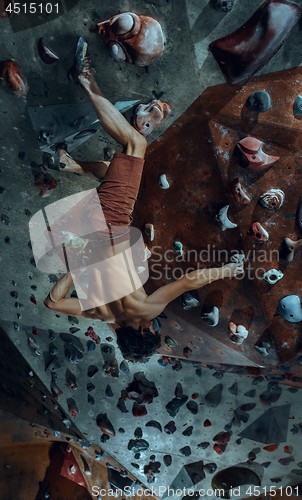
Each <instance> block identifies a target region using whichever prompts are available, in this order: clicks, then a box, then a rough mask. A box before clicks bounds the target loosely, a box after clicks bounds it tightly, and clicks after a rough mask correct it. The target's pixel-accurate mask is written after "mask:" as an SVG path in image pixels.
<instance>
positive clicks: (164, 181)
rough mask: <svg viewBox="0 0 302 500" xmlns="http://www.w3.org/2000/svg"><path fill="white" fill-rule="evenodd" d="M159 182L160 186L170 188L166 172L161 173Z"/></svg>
mask: <svg viewBox="0 0 302 500" xmlns="http://www.w3.org/2000/svg"><path fill="white" fill-rule="evenodd" d="M158 184H159V187H161V188H162V189H169V187H170V184H169V181H168V179H167V176H166V174H161V176H160V177H159V180H158Z"/></svg>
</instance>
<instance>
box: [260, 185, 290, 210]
mask: <svg viewBox="0 0 302 500" xmlns="http://www.w3.org/2000/svg"><path fill="white" fill-rule="evenodd" d="M284 197H285V194H284V192H283V191H282V189H274V188H272V189H269V190H268V191H266V192H265V193H263V194H262V195H261V196H260V198H259V202H260V203H261V205H262V206H263V207H264V208H268V209H269V210H278V209H279V208H281V207H282V205H283V203H284Z"/></svg>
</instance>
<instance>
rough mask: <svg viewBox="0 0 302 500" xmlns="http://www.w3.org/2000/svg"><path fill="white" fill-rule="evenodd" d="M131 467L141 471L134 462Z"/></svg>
mask: <svg viewBox="0 0 302 500" xmlns="http://www.w3.org/2000/svg"><path fill="white" fill-rule="evenodd" d="M131 465H132V466H133V467H134V468H135V469H139V465H138V464H136V463H134V462H131Z"/></svg>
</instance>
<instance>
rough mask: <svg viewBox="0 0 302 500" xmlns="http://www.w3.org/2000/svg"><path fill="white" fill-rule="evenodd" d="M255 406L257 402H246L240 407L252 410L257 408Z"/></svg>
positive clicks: (244, 409)
mask: <svg viewBox="0 0 302 500" xmlns="http://www.w3.org/2000/svg"><path fill="white" fill-rule="evenodd" d="M255 406H256V403H246V404H244V405H241V406H240V409H241V410H242V411H251V410H253V409H254V408H255Z"/></svg>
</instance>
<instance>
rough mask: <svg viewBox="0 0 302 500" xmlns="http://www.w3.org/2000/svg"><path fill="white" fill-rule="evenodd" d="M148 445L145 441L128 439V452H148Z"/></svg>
mask: <svg viewBox="0 0 302 500" xmlns="http://www.w3.org/2000/svg"><path fill="white" fill-rule="evenodd" d="M148 448H149V443H148V441H146V440H145V439H130V441H129V443H128V450H130V451H133V453H138V452H140V451H145V450H148Z"/></svg>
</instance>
